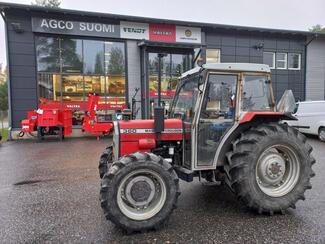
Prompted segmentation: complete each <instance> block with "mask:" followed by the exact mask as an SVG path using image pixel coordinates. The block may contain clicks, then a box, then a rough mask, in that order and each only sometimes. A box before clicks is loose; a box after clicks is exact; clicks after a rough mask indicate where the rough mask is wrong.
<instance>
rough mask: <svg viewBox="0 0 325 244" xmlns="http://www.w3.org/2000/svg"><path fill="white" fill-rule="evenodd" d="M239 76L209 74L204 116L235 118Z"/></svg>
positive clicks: (203, 106)
mask: <svg viewBox="0 0 325 244" xmlns="http://www.w3.org/2000/svg"><path fill="white" fill-rule="evenodd" d="M236 83H237V76H234V75H214V74H211V75H209V83H208V86H207V88H206V89H207V91H206V95H205V98H204V104H203V105H202V116H203V117H204V118H219V117H224V118H228V119H229V118H233V116H234V112H235V104H236V102H235V101H236Z"/></svg>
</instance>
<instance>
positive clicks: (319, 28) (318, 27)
mask: <svg viewBox="0 0 325 244" xmlns="http://www.w3.org/2000/svg"><path fill="white" fill-rule="evenodd" d="M309 31H311V32H318V33H325V27H323V26H322V25H320V24H317V25H314V26H312V27H311V28H309Z"/></svg>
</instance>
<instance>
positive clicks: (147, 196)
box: [100, 153, 180, 232]
mask: <svg viewBox="0 0 325 244" xmlns="http://www.w3.org/2000/svg"><path fill="white" fill-rule="evenodd" d="M179 194H180V192H179V183H178V177H177V174H176V173H175V171H174V169H173V168H172V166H171V165H170V164H169V163H168V162H167V161H165V160H164V159H163V158H161V157H159V156H156V155H154V154H152V153H135V154H131V155H128V156H125V157H122V158H121V159H120V160H119V161H116V162H114V163H113V164H112V166H111V167H110V168H109V170H108V172H107V173H106V174H105V175H104V177H103V179H102V183H101V190H100V200H101V206H102V208H103V210H104V213H105V216H106V218H107V219H109V220H111V221H112V222H113V223H114V224H116V225H117V226H119V227H121V228H122V229H124V230H126V231H127V232H133V231H146V230H151V229H157V228H159V227H160V226H161V225H162V224H163V223H165V222H166V221H167V219H168V217H169V216H170V214H171V213H172V211H173V209H174V208H176V203H177V198H178V196H179Z"/></svg>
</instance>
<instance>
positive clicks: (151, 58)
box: [147, 51, 193, 118]
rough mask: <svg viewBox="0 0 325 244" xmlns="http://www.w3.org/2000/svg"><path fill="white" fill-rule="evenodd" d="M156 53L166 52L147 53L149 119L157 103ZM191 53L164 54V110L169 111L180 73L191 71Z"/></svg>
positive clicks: (162, 84) (162, 87)
mask: <svg viewBox="0 0 325 244" xmlns="http://www.w3.org/2000/svg"><path fill="white" fill-rule="evenodd" d="M158 53H166V52H154V51H152V52H148V56H147V57H148V58H147V65H148V84H149V97H150V108H149V117H151V118H152V117H153V108H154V106H155V104H156V103H157V100H158V99H157V98H158V93H157V88H158V70H159V67H158ZM192 56H193V55H192V52H191V53H188V52H187V53H184V54H178V53H172V52H168V53H166V56H165V57H164V58H163V60H162V65H161V67H160V68H161V71H162V72H161V74H162V76H161V98H162V99H161V100H162V105H164V107H165V109H167V110H168V109H169V106H170V103H171V102H172V99H173V97H174V95H175V90H176V87H177V83H178V78H179V77H180V75H181V74H182V73H184V72H185V71H187V70H189V69H191V68H192V67H193V64H192Z"/></svg>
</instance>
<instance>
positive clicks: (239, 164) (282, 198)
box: [227, 123, 315, 215]
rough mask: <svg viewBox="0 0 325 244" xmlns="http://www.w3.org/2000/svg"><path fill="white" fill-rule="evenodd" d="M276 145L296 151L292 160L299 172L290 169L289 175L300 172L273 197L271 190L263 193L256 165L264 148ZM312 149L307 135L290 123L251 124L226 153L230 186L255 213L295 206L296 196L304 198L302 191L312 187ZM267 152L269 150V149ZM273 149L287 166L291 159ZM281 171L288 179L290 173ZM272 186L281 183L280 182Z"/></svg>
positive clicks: (279, 210)
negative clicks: (282, 190) (281, 191)
mask: <svg viewBox="0 0 325 244" xmlns="http://www.w3.org/2000/svg"><path fill="white" fill-rule="evenodd" d="M277 145H282V146H284V148H287V149H288V151H290V150H291V151H292V152H293V153H294V154H295V155H296V157H295V160H291V161H292V162H296V165H297V167H299V171H296V172H299V174H298V173H297V174H294V173H293V174H292V175H293V176H292V177H296V176H297V175H299V176H297V178H295V179H296V181H293V182H295V183H294V184H293V183H292V181H289V180H288V181H287V182H289V183H288V186H290V184H291V186H290V187H289V188H287V192H283V195H279V196H277V197H275V196H274V195H272V193H271V194H267V193H269V192H267V193H266V192H265V190H264V191H263V190H262V188H263V185H262V186H261V180H260V179H259V178H258V172H260V171H258V169H260V168H258V167H257V165H260V163H259V162H261V158H262V155H268V154H265V152H268V151H267V149H268V148H270V147H277ZM311 151H312V147H311V146H310V145H309V144H308V143H307V142H306V137H305V136H304V135H302V134H301V133H300V132H298V130H296V129H293V128H292V127H289V126H287V125H284V124H282V125H281V124H277V123H269V124H261V125H259V126H257V127H252V128H251V129H249V130H247V131H245V132H243V133H242V134H241V136H240V138H238V139H237V140H236V141H235V142H233V149H232V151H231V152H230V153H228V154H227V157H228V162H229V169H228V175H229V176H230V182H231V188H232V190H233V191H234V193H235V194H236V195H237V197H238V198H239V200H240V201H241V202H242V203H243V204H244V205H246V206H248V207H249V208H251V209H254V210H256V211H258V213H260V214H261V213H267V214H270V215H273V214H274V213H279V212H280V213H282V214H283V213H284V212H285V210H286V209H288V208H289V207H291V208H295V204H296V202H297V201H298V200H305V196H304V192H305V191H306V190H307V189H311V188H312V186H311V184H310V178H311V177H313V176H315V173H314V172H313V171H312V165H313V164H314V163H315V159H314V158H313V157H312V156H311ZM263 152H264V154H263ZM268 153H270V154H272V152H268ZM276 153H278V154H279V155H282V156H283V162H285V164H284V165H286V166H285V167H287V169H288V168H289V167H288V164H289V162H290V159H288V157H285V156H284V155H283V154H280V153H281V152H280V151H277V152H276ZM270 154H269V155H270ZM262 159H263V158H262ZM297 159H298V160H297ZM271 160H273V159H271ZM268 162H269V161H268ZM276 164H277V163H276ZM268 168H269V166H267V168H266V171H267V170H268ZM284 171H285V172H284V173H283V175H284V176H282V177H283V178H282V179H285V178H284V177H285V175H286V174H287V176H286V177H287V179H288V178H289V177H288V175H289V173H287V171H286V170H284ZM279 172H281V170H280V171H278V173H279ZM263 174H264V173H263ZM294 175H296V176H294ZM262 177H263V176H262ZM265 177H267V174H265ZM298 177H299V178H298ZM283 182H285V180H283V181H281V183H280V184H283V185H286V184H287V183H283ZM290 182H291V183H290ZM271 187H274V186H273V185H272V186H271ZM275 187H280V185H276V186H275ZM272 190H273V189H272ZM284 193H285V194H284Z"/></svg>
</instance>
